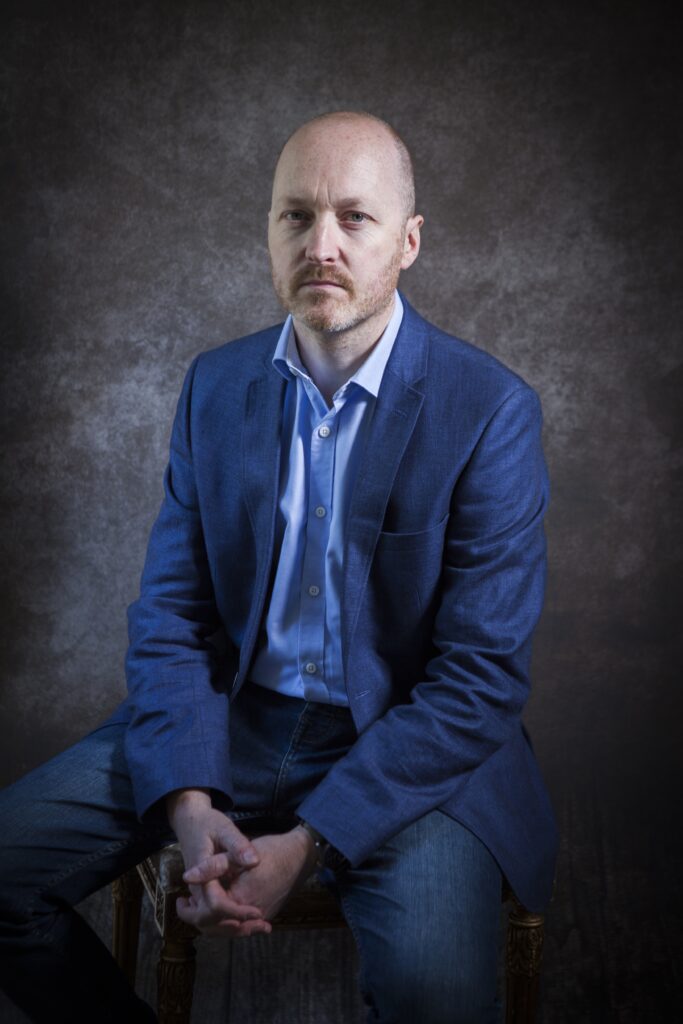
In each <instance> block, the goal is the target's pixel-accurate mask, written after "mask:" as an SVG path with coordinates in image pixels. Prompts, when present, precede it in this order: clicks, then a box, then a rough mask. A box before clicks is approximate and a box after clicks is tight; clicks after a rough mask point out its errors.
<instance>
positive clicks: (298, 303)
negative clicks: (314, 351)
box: [270, 237, 404, 334]
mask: <svg viewBox="0 0 683 1024" xmlns="http://www.w3.org/2000/svg"><path fill="white" fill-rule="evenodd" d="M403 244H404V240H403V238H402V237H401V238H397V239H396V247H395V249H394V252H393V254H392V256H391V259H390V260H389V261H388V262H387V263H386V264H385V266H383V267H380V268H378V270H377V273H376V274H374V276H373V277H372V278H371V280H369V281H368V282H367V283H365V284H363V285H360V286H358V285H356V284H354V282H353V279H352V278H351V276H350V275H349V274H348V273H346V271H344V270H338V269H336V268H334V267H327V266H317V267H316V266H303V267H300V268H299V269H298V270H297V271H295V272H294V273H293V274H291V275H285V274H282V273H278V271H276V269H275V266H274V264H273V260H272V258H271V261H270V271H271V275H272V278H273V288H274V289H275V294H276V295H277V297H278V299H279V301H280V303H281V304H282V306H283V307H284V308H285V309H286V310H287V312H288V313H291V314H292V316H293V317H294V318H295V319H296V320H299V321H300V322H301V323H302V324H304V325H305V326H306V327H308V329H309V330H311V331H316V332H319V333H320V334H339V333H341V332H342V331H348V330H351V329H352V328H353V327H356V326H357V325H358V324H361V323H363V322H364V321H366V320H369V319H370V317H372V316H374V315H375V314H377V313H380V312H382V311H383V310H385V309H387V308H388V307H389V304H390V303H391V300H392V298H393V295H394V291H395V289H396V285H397V284H398V279H399V275H400V273H401V261H402V259H403ZM305 281H331V282H333V283H334V284H338V285H340V288H338V289H336V288H335V289H324V290H323V289H321V290H320V291H318V290H316V289H315V288H306V287H304V286H303V285H304V282H305Z"/></svg>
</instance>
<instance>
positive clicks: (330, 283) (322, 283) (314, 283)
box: [299, 281, 344, 289]
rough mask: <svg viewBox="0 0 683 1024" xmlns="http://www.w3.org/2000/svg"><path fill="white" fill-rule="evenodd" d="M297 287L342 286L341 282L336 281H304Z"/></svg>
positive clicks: (322, 287) (323, 287) (320, 287)
mask: <svg viewBox="0 0 683 1024" xmlns="http://www.w3.org/2000/svg"><path fill="white" fill-rule="evenodd" d="M299 287H300V288H318V289H325V288H341V289H343V287H344V286H343V285H341V284H337V282H336V281H304V282H303V283H302V284H301V285H299Z"/></svg>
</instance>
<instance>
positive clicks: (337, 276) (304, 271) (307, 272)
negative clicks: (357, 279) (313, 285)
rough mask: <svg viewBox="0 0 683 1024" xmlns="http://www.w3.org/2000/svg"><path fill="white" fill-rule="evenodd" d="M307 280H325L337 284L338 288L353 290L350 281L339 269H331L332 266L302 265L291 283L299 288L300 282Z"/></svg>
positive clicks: (306, 281)
mask: <svg viewBox="0 0 683 1024" xmlns="http://www.w3.org/2000/svg"><path fill="white" fill-rule="evenodd" d="M309 281H326V282H327V283H328V284H336V285H339V287H340V288H344V289H346V291H348V292H350V291H352V290H353V285H352V282H351V281H350V280H349V278H348V277H347V276H346V274H342V273H341V271H339V270H333V269H332V267H302V268H301V270H298V271H297V272H296V274H295V275H294V278H293V280H292V285H293V286H294V288H300V287H301V285H302V284H307V283H308V282H309Z"/></svg>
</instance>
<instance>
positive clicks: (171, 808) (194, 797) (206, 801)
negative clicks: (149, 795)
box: [166, 789, 211, 830]
mask: <svg viewBox="0 0 683 1024" xmlns="http://www.w3.org/2000/svg"><path fill="white" fill-rule="evenodd" d="M208 810H211V794H210V792H209V790H208V789H174V790H173V792H171V793H169V794H168V795H167V796H166V815H167V817H168V821H169V824H170V826H171V828H172V829H174V830H175V827H176V822H177V821H178V820H179V819H181V818H185V817H192V816H194V815H196V814H201V813H202V812H204V811H208Z"/></svg>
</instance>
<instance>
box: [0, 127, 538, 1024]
mask: <svg viewBox="0 0 683 1024" xmlns="http://www.w3.org/2000/svg"><path fill="white" fill-rule="evenodd" d="M422 223H423V218H422V217H421V216H419V215H416V214H415V211H414V186H413V178H412V169H411V163H410V157H409V155H408V152H407V150H406V148H405V146H404V144H403V143H402V141H401V140H400V138H399V137H398V136H397V135H396V133H395V132H394V131H393V129H391V128H390V127H389V126H388V125H386V124H385V123H384V122H381V121H379V120H378V119H376V118H374V117H371V116H370V115H366V114H356V113H348V112H346V113H337V114H332V115H325V116H323V117H320V118H317V119H315V120H314V121H311V122H309V123H308V124H306V125H304V126H303V127H302V128H300V129H299V130H298V131H296V132H295V133H294V135H293V136H292V137H291V138H290V139H289V140H288V142H287V143H286V145H285V147H284V149H283V151H282V153H281V156H280V159H279V161H278V164H277V169H276V173H275V179H274V184H273V195H272V205H271V210H270V215H269V229H268V243H269V251H270V258H271V264H272V276H273V283H274V286H275V290H276V292H277V295H278V297H279V299H280V300H281V302H282V304H283V305H284V307H285V308H286V309H287V310H288V312H289V314H290V315H289V317H288V319H287V321H286V323H285V325H284V326H280V327H276V328H272V329H270V330H267V331H264V332H262V333H260V334H257V335H253V336H251V337H249V338H245V339H241V340H238V341H235V342H232V343H230V344H228V345H226V346H223V347H221V348H219V349H215V350H213V351H211V352H207V353H204V354H203V355H201V356H199V357H198V358H197V359H196V360H195V361H194V363H193V364H192V366H191V368H190V370H189V372H188V375H187V378H186V381H185V386H184V388H183V392H182V395H181V398H180V402H179V406H178V412H177V415H176V419H175V423H174V428H173V433H172V438H171V454H170V461H169V466H168V469H167V473H166V478H165V499H164V502H163V504H162V508H161V511H160V514H159V517H158V519H157V522H156V524H155V526H154V529H153V531H152V536H151V539H150V545H149V550H148V555H147V561H146V565H145V570H144V573H143V578H142V586H141V595H140V599H139V600H138V601H137V602H136V604H134V605H133V606H132V608H131V609H130V613H129V618H130V649H129V654H128V662H127V669H128V684H129V697H128V700H127V701H126V702H125V704H124V705H123V706H122V707H121V708H120V709H119V711H118V712H117V713H116V714H115V715H114V716H113V718H112V719H110V720H109V722H107V723H105V725H104V726H103V727H102V728H101V729H99V730H97V731H96V732H95V733H93V734H92V735H91V736H90V737H87V738H86V739H85V740H84V741H82V742H81V743H80V744H78V745H77V746H76V747H74V748H72V750H71V751H67V752H66V754H64V755H62V756H61V758H58V759H56V761H55V762H53V763H52V764H51V765H48V766H45V767H44V768H43V769H38V771H37V772H36V773H33V774H32V775H31V776H28V777H27V779H25V780H23V781H22V782H21V783H19V784H17V786H16V787H13V788H12V789H11V790H10V791H8V796H6V798H5V807H4V813H3V823H4V824H5V825H7V828H8V833H9V839H8V840H7V847H8V853H7V854H5V855H3V860H2V862H1V863H0V869H1V875H2V879H3V882H4V885H3V888H4V890H5V892H4V894H3V906H4V907H5V910H4V919H5V924H4V925H3V931H2V936H3V939H2V941H3V943H4V949H5V950H6V951H7V958H6V962H7V963H8V964H11V965H12V966H11V970H9V971H7V972H6V983H7V984H8V985H9V987H10V991H11V992H12V994H13V996H14V998H15V999H17V1001H19V1002H21V1003H22V1005H24V1006H25V1007H27V1008H28V1009H29V1011H30V1012H31V1013H32V1014H33V1015H34V1018H35V1019H36V1020H43V1019H44V1020H47V1019H50V1020H52V1021H54V1020H65V1021H66V1020H74V1019H81V1017H82V1018H83V1019H87V1016H88V1013H90V1014H91V1019H94V1018H95V1017H97V1018H98V1019H100V1020H101V1019H111V1020H117V1019H121V1018H122V1015H123V1013H126V1014H127V1015H128V1017H129V1018H130V1019H140V1020H143V1019H148V1015H147V1013H148V1011H147V1010H146V1009H145V1008H144V1007H143V1006H141V1004H139V1003H138V1002H136V1001H135V1000H134V997H133V996H132V994H131V993H129V992H128V991H127V990H126V989H125V986H124V984H123V982H122V979H121V978H120V977H119V976H118V975H117V974H116V972H115V971H114V969H113V967H112V966H111V962H110V960H109V959H108V958H107V955H106V953H105V951H104V950H102V949H100V948H99V947H97V946H96V944H95V941H94V939H93V937H92V936H90V935H89V934H88V933H86V932H84V930H83V929H84V926H83V925H82V923H81V922H80V921H79V919H78V918H77V917H76V916H75V915H74V914H73V912H72V911H71V910H69V909H68V908H69V905H70V904H72V903H73V902H76V901H77V900H78V899H81V898H83V896H84V895H85V894H86V893H87V892H89V891H92V890H93V889H94V888H97V887H98V886H99V885H102V884H103V883H104V882H106V881H108V880H109V879H110V878H111V877H114V876H115V875H116V874H119V873H121V871H123V870H124V869H125V868H126V867H128V866H130V865H131V864H133V863H135V862H136V861H137V860H140V859H141V858H142V857H144V856H145V855H146V854H147V853H149V852H150V851H151V850H152V849H154V848H155V847H156V846H158V845H160V843H161V842H163V841H164V840H167V839H168V838H170V837H171V836H170V833H169V829H168V825H169V823H170V825H171V827H172V830H173V832H174V833H175V835H176V836H177V837H178V840H179V842H180V844H181V847H182V850H183V855H184V858H185V863H186V867H187V872H186V879H187V881H188V883H189V886H190V896H189V898H188V899H186V900H181V901H180V903H179V914H180V915H181V917H183V918H184V919H185V920H187V921H188V922H191V923H192V924H194V925H196V926H197V927H198V928H200V929H202V930H203V931H206V932H209V933H222V934H225V935H227V936H248V935H252V934H254V933H257V932H268V931H270V923H269V922H270V920H271V919H272V917H273V916H274V914H275V913H276V912H277V910H278V908H279V907H280V906H281V905H282V903H283V902H284V901H285V900H286V898H287V896H288V894H289V893H290V892H291V891H292V890H293V889H294V888H295V887H296V886H297V885H299V884H300V883H301V881H302V880H303V879H304V878H305V877H306V876H307V875H308V874H309V873H310V872H311V871H313V870H314V869H315V868H318V869H321V870H322V871H323V874H324V877H325V878H326V879H327V880H328V881H329V883H330V884H331V885H332V886H333V887H334V890H335V891H336V892H337V894H338V895H339V897H340V899H341V901H342V905H343V908H344V912H345V914H346V916H347V919H348V920H349V923H350V925H351V927H352V929H353V933H354V936H355V938H356V940H357V942H358V946H359V953H360V959H361V986H362V989H363V993H364V996H365V999H366V1002H367V1004H368V1007H369V1018H368V1019H369V1020H378V1021H383V1022H389V1021H392V1022H394V1021H409V1022H411V1024H412V1022H414V1021H420V1022H421V1024H433V1022H436V1021H445V1020H448V1021H449V1022H451V1024H452V1022H453V1021H457V1022H461V1024H462V1022H471V1021H472V1022H473V1021H477V1022H484V1021H493V1020H495V1019H497V1008H496V999H495V980H496V956H497V927H498V916H499V904H500V889H501V879H502V874H505V875H506V876H507V878H508V880H509V882H510V883H511V884H512V886H513V887H514V888H515V890H516V892H517V894H518V896H519V897H520V898H521V899H522V901H523V902H525V903H527V905H529V906H531V907H532V908H535V907H540V906H541V905H543V903H544V902H545V901H546V900H547V898H548V896H549V890H550V885H551V880H552V872H553V857H554V844H555V834H554V826H553V822H552V813H551V810H550V808H549V805H548V801H547V797H546V795H545V791H544V789H543V786H542V783H541V781H540V778H539V775H538V770H537V767H536V764H535V761H534V759H533V755H532V753H531V749H530V746H529V743H528V740H527V737H526V735H525V733H524V731H523V729H522V726H521V724H520V713H521V711H522V707H523V705H524V702H525V699H526V696H527V693H528V663H529V653H530V638H531V633H532V631H533V628H534V625H535V623H536V620H537V617H538V614H539V611H540V606H541V600H542V587H543V573H544V542H543V533H542V522H541V521H542V516H543V512H544V509H545V505H546V499H547V485H546V476H545V469H544V464H543V458H542V454H541V449H540V440H539V434H540V411H539V406H538V401H537V399H536V397H535V395H534V393H533V392H532V391H531V390H530V389H529V388H528V387H527V386H526V385H525V384H524V383H523V382H522V381H521V380H520V379H519V378H518V377H516V376H515V375H514V374H512V373H511V372H510V371H508V370H506V369H505V368H504V367H502V366H501V365H500V364H499V363H498V362H496V361H495V360H494V359H492V358H491V357H489V356H486V355H485V354H483V353H481V352H478V351H477V350H475V349H473V348H471V347H470V346H467V345H465V344H464V343H462V342H459V341H456V340H455V339H453V338H450V337H449V336H447V335H445V334H443V333H442V332H441V331H439V330H437V329H436V328H434V327H432V326H431V325H429V324H427V323H426V321H424V320H422V319H421V317H419V316H418V315H417V314H416V313H415V312H414V310H412V309H411V308H410V306H409V305H408V303H407V302H406V301H405V299H402V298H401V296H400V295H399V294H398V292H396V284H397V281H398V277H399V274H400V271H401V270H405V269H407V268H408V267H409V266H410V265H411V264H412V263H413V262H414V260H415V259H416V257H417V255H418V252H419V247H420V228H421V226H422ZM124 737H125V739H124ZM124 743H125V754H124V746H123V745H124ZM131 783H132V790H131ZM38 794H40V800H41V805H40V806H38V807H37V808H36V815H35V817H36V818H37V819H38V821H37V823H36V824H32V826H31V828H29V827H28V824H27V823H26V820H25V819H26V813H25V810H23V808H24V807H25V804H26V801H27V800H29V799H31V800H33V801H35V800H36V799H37V796H38ZM227 812H230V813H231V814H232V815H233V817H235V821H233V820H232V819H231V817H230V815H229V814H228V813H227ZM237 821H239V822H240V824H241V825H242V827H241V828H240V827H238V824H237V823H236V822H237ZM245 822H246V824H244V823H245ZM8 823H9V824H8ZM250 837H251V838H250ZM17 862H21V864H22V869H21V871H19V869H18V868H17ZM76 955H77V958H78V964H77V966H76V967H74V958H75V957H76ZM38 971H40V973H41V977H42V978H43V980H44V985H43V987H42V989H41V991H37V990H36V988H35V986H34V987H33V988H29V987H28V986H27V984H26V977H27V976H28V977H30V975H31V972H34V974H35V976H37V972H38ZM95 979H96V982H95ZM48 991H49V997H46V995H45V993H46V992H48ZM107 1014H109V1016H107Z"/></svg>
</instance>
